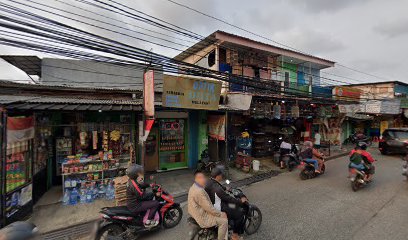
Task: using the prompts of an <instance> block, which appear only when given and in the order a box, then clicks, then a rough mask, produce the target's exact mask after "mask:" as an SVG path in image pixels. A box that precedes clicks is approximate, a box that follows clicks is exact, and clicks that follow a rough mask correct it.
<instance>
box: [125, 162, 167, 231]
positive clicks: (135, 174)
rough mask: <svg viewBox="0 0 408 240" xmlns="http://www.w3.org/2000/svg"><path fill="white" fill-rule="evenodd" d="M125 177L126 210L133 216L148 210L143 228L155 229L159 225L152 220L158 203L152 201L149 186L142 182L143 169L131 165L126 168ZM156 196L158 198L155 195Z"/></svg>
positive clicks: (136, 165)
mask: <svg viewBox="0 0 408 240" xmlns="http://www.w3.org/2000/svg"><path fill="white" fill-rule="evenodd" d="M127 175H128V177H129V181H128V184H127V189H126V196H127V208H128V209H129V210H130V211H131V212H133V213H134V214H139V213H142V212H146V211H147V210H150V212H149V215H148V218H147V221H146V223H145V227H155V226H157V225H158V224H159V222H158V221H155V220H154V216H155V214H156V211H157V209H158V208H159V202H158V201H156V200H153V197H154V193H153V192H148V191H147V188H149V187H150V185H149V184H147V183H145V182H144V169H143V167H142V166H140V165H138V164H133V165H131V166H129V167H128V169H127ZM156 196H158V197H159V196H160V194H159V193H156Z"/></svg>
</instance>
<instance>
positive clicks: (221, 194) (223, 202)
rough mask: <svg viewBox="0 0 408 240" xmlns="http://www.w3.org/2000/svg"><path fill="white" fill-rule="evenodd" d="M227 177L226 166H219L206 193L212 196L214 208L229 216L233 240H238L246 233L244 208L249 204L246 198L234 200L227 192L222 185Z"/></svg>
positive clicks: (212, 175) (213, 173)
mask: <svg viewBox="0 0 408 240" xmlns="http://www.w3.org/2000/svg"><path fill="white" fill-rule="evenodd" d="M224 177H225V168H224V166H221V165H218V166H217V167H215V168H214V169H213V170H212V171H211V179H210V180H209V181H208V183H207V185H206V187H205V191H206V192H207V193H208V196H210V199H211V202H212V204H213V205H214V207H215V208H216V209H217V210H219V211H222V212H225V213H226V214H227V217H228V219H230V220H232V221H233V229H232V232H233V233H232V238H231V239H232V240H238V239H239V235H241V234H243V233H244V223H245V222H244V220H245V218H244V217H245V214H244V211H243V209H242V208H243V207H244V206H245V204H246V203H247V199H246V198H245V197H241V199H237V198H234V197H232V196H230V195H229V194H228V193H227V192H226V188H225V187H224V186H223V185H221V181H223V180H224Z"/></svg>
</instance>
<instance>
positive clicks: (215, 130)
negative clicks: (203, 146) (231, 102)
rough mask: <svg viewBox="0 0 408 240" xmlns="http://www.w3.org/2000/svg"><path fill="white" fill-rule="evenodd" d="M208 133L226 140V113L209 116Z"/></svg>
mask: <svg viewBox="0 0 408 240" xmlns="http://www.w3.org/2000/svg"><path fill="white" fill-rule="evenodd" d="M207 120H208V121H207V122H208V135H209V136H210V137H212V138H215V139H218V140H221V141H224V140H225V115H209V116H208V119H207Z"/></svg>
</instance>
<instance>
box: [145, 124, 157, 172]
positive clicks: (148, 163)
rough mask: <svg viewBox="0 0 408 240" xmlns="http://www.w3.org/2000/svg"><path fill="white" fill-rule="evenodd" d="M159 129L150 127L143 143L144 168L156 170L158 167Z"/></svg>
mask: <svg viewBox="0 0 408 240" xmlns="http://www.w3.org/2000/svg"><path fill="white" fill-rule="evenodd" d="M158 135H159V129H158V128H157V127H154V128H152V130H151V131H150V134H149V136H148V137H147V140H146V144H145V151H146V153H145V154H146V155H145V166H144V167H145V170H146V171H149V172H150V171H156V170H158V169H159V148H158V140H159V138H158Z"/></svg>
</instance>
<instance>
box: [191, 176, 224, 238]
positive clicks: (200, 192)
mask: <svg viewBox="0 0 408 240" xmlns="http://www.w3.org/2000/svg"><path fill="white" fill-rule="evenodd" d="M206 184H207V177H206V176H205V175H204V173H202V172H200V171H198V170H197V171H196V172H195V173H194V183H193V185H192V186H191V187H190V190H189V191H188V200H187V201H188V213H189V214H190V215H191V217H192V218H193V219H194V220H195V221H196V222H197V224H198V225H199V226H200V227H201V228H211V227H217V228H218V235H217V236H218V240H224V239H225V238H226V237H227V235H228V234H227V232H228V219H227V215H226V214H225V213H224V212H221V211H220V210H218V209H216V208H215V207H214V206H213V204H211V200H210V197H209V196H208V194H207V192H206V191H205V189H204V187H205V186H206ZM190 237H193V238H192V239H195V238H194V237H195V236H194V235H193V236H190Z"/></svg>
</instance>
